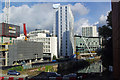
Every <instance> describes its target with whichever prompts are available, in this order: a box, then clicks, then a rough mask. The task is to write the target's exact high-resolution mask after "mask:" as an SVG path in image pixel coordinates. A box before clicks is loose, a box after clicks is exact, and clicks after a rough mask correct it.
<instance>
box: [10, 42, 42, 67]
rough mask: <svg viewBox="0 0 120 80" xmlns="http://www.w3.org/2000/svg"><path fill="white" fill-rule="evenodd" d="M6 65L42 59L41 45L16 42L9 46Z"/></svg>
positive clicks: (38, 43)
mask: <svg viewBox="0 0 120 80" xmlns="http://www.w3.org/2000/svg"><path fill="white" fill-rule="evenodd" d="M8 53H9V54H8V56H9V57H8V65H9V66H11V65H13V64H14V63H18V64H20V63H21V62H23V61H28V62H32V60H36V59H42V58H43V43H40V42H32V41H21V40H17V41H15V43H14V44H13V45H9V51H8Z"/></svg>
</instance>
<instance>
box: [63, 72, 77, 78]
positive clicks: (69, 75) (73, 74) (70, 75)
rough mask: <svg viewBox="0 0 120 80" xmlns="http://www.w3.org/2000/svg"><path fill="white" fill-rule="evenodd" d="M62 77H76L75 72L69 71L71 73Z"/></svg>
mask: <svg viewBox="0 0 120 80" xmlns="http://www.w3.org/2000/svg"><path fill="white" fill-rule="evenodd" d="M63 77H75V78H76V77H77V74H75V73H71V74H68V75H64V76H63Z"/></svg>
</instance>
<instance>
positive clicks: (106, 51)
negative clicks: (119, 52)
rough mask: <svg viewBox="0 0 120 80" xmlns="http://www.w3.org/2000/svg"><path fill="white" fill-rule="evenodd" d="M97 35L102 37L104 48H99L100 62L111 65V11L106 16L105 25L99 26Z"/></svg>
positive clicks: (106, 65)
mask: <svg viewBox="0 0 120 80" xmlns="http://www.w3.org/2000/svg"><path fill="white" fill-rule="evenodd" d="M98 31H99V35H100V36H102V37H103V38H104V40H103V46H104V48H103V49H101V50H99V51H98V53H99V54H101V59H102V64H103V66H104V67H106V68H108V66H109V65H113V45H112V12H110V13H109V15H108V16H107V25H104V26H102V27H99V29H98Z"/></svg>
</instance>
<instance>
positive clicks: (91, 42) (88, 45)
mask: <svg viewBox="0 0 120 80" xmlns="http://www.w3.org/2000/svg"><path fill="white" fill-rule="evenodd" d="M74 44H75V45H74V46H75V49H74V51H75V53H79V54H83V53H96V51H97V50H99V49H101V48H102V38H100V37H83V36H75V37H74Z"/></svg>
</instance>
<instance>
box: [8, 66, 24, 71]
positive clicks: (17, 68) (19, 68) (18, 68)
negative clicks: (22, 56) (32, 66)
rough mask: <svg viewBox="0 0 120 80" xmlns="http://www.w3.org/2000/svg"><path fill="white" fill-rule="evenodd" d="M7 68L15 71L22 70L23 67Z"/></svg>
mask: <svg viewBox="0 0 120 80" xmlns="http://www.w3.org/2000/svg"><path fill="white" fill-rule="evenodd" d="M8 70H16V71H23V67H22V66H17V67H12V68H10V69H8Z"/></svg>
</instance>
